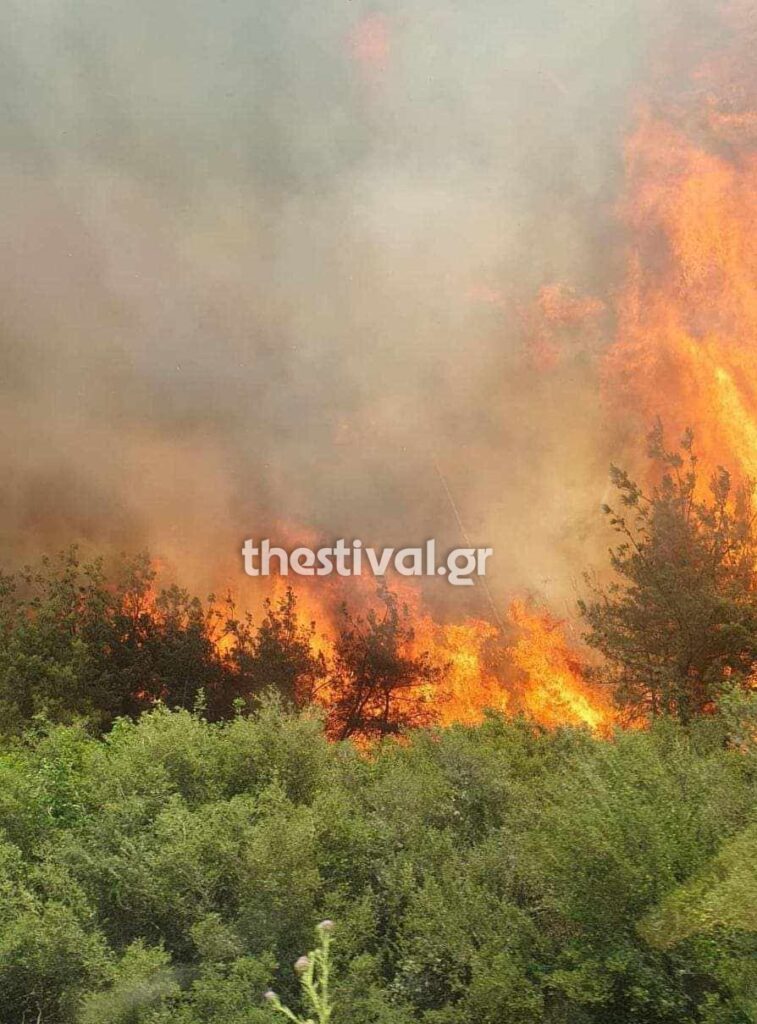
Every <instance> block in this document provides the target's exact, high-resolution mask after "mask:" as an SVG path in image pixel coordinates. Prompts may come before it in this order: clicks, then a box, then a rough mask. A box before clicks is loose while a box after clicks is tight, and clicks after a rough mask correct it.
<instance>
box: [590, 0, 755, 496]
mask: <svg viewBox="0 0 757 1024" xmlns="http://www.w3.org/2000/svg"><path fill="white" fill-rule="evenodd" d="M736 14H738V11H737V9H736V7H735V6H734V7H733V9H732V11H731V15H732V16H735V15H736ZM741 14H742V15H743V14H744V12H743V11H742V12H741ZM736 27H738V26H736ZM743 37H746V38H749V37H750V36H749V33H746V32H744V31H743V30H742V31H741V32H740V33H739V32H737V33H734V43H733V45H732V50H734V51H736V50H737V49H738V48H739V47H740V46H741V45H743V44H742V43H741V42H740V40H741V39H742V38H743ZM751 38H753V29H752V33H751ZM752 65H753V61H750V62H748V64H745V61H744V60H743V59H741V57H740V55H739V53H738V52H731V53H725V54H724V55H723V56H722V57H721V58H719V59H718V60H711V61H709V62H708V63H707V64H705V65H703V66H701V67H699V68H697V69H696V70H695V71H694V73H693V74H692V76H691V78H692V83H695V84H696V86H697V88H696V89H692V92H691V95H690V96H686V97H684V98H683V100H678V101H677V102H672V101H671V102H668V103H664V102H663V103H658V104H657V105H656V107H655V108H653V107H652V105H651V104H647V105H646V106H645V108H643V109H642V111H641V114H640V117H639V123H638V127H637V129H636V131H635V132H634V133H633V135H632V136H631V138H630V139H629V141H628V144H627V147H626V167H627V180H628V188H627V199H626V202H625V205H624V211H623V213H624V218H625V222H626V224H627V227H628V230H629V235H630V247H629V259H628V271H627V275H626V282H625V286H624V288H623V292H622V295H621V298H620V302H619V306H618V336H617V340H616V343H615V344H614V345H613V347H612V348H611V350H610V352H609V354H608V357H607V360H606V365H605V388H606V392H607V393H608V395H611V396H612V400H613V402H614V403H615V402H617V400H618V398H619V397H620V396H622V397H623V398H624V399H625V410H624V411H625V412H626V413H627V412H628V411H629V410H630V409H635V410H636V411H637V412H638V413H639V414H640V415H641V416H642V417H643V418H644V420H645V421H647V422H648V421H650V420H651V419H652V418H653V417H654V416H656V415H658V414H659V415H661V416H662V418H663V420H664V421H665V423H666V425H667V426H669V427H670V428H671V429H673V430H676V431H679V432H680V431H682V430H683V429H684V428H685V427H686V426H692V427H693V428H694V430H695V432H696V435H697V444H698V449H699V450H700V454H701V456H702V457H703V461H704V464H705V465H706V467H707V468H708V469H714V468H715V467H716V466H717V465H719V464H723V465H726V466H729V467H731V468H735V469H737V470H740V471H741V472H743V473H745V474H747V475H749V476H755V475H757V347H756V343H757V244H756V243H755V239H756V238H757V151H756V150H755V143H757V113H756V112H755V109H754V107H755V106H757V104H755V102H754V95H755V88H754V86H755V75H754V70H753V67H752ZM745 66H746V67H748V68H749V69H751V70H750V71H747V72H746V74H744V69H745Z"/></svg>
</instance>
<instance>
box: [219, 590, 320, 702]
mask: <svg viewBox="0 0 757 1024" xmlns="http://www.w3.org/2000/svg"><path fill="white" fill-rule="evenodd" d="M264 609H265V615H264V617H263V620H262V622H261V623H260V625H259V626H257V627H255V626H254V625H253V623H252V619H251V617H250V616H249V615H247V616H245V617H244V618H243V619H238V618H236V616H234V614H233V608H232V615H231V617H230V618H229V620H228V622H227V625H226V632H227V635H228V636H229V637H230V638H231V639H232V645H231V648H230V650H229V653H228V657H227V659H226V661H227V664H229V665H231V666H233V671H234V673H235V674H236V679H237V687H238V689H239V695H240V696H249V695H250V694H259V693H261V692H263V691H264V690H266V689H273V690H275V691H276V692H277V693H278V694H279V695H280V696H281V697H282V698H283V700H284V701H285V702H287V703H288V704H290V705H293V706H295V707H303V706H304V705H305V704H309V703H311V702H312V700H313V698H314V696H315V693H316V690H317V689H318V686H319V685H320V684H321V683H322V681H323V679H324V678H325V676H326V662H325V659H324V656H323V654H322V653H321V652H319V651H316V650H314V644H315V639H316V633H315V623H313V622H310V623H308V624H307V625H305V624H303V623H302V622H301V621H300V619H299V617H298V614H297V598H296V596H295V593H294V591H293V590H292V588H291V587H287V590H286V593H285V594H284V595H283V596H282V597H280V598H279V600H278V601H277V602H275V603H274V602H273V601H272V600H271V599H270V598H267V599H266V600H265V602H264Z"/></svg>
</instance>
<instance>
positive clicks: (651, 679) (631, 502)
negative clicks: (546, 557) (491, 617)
mask: <svg viewBox="0 0 757 1024" xmlns="http://www.w3.org/2000/svg"><path fill="white" fill-rule="evenodd" d="M649 456H650V458H651V459H652V461H653V464H654V473H653V477H654V476H656V477H657V480H658V482H657V483H656V484H655V485H654V486H653V488H652V489H651V491H650V492H649V493H646V492H645V491H644V490H642V488H641V487H640V486H639V485H638V484H637V483H635V482H634V481H632V480H631V479H630V477H629V476H628V474H627V473H626V472H625V471H623V470H621V469H618V468H617V467H612V471H611V479H612V482H613V483H614V485H615V487H616V488H617V490H618V492H619V496H620V503H621V505H622V506H623V509H624V511H623V512H617V511H615V510H614V509H612V508H610V507H608V506H605V507H604V509H603V511H604V512H605V513H606V515H607V516H608V517H609V520H610V524H611V526H612V527H613V529H614V530H615V531H616V533H618V534H619V535H620V537H621V542H620V543H619V544H618V546H617V547H615V548H614V549H612V550H611V552H610V562H611V566H612V569H613V571H614V573H615V577H616V579H615V580H614V581H613V582H612V583H610V584H609V585H608V586H603V585H600V584H598V583H596V582H595V581H592V580H591V578H589V577H588V576H587V584H588V585H589V586H590V588H591V591H592V594H591V599H590V600H588V601H581V602H579V607H580V610H581V612H582V614H583V616H584V618H585V620H586V622H587V624H588V631H587V633H586V640H587V642H588V643H589V644H590V646H592V647H593V648H595V649H596V650H598V651H600V652H601V654H602V655H603V656H604V665H603V666H602V667H601V668H600V669H598V670H597V672H596V674H597V676H598V678H600V679H601V680H602V681H604V682H606V683H608V684H610V685H611V686H612V687H613V688H614V693H615V699H616V702H617V703H618V705H619V706H620V707H621V708H623V709H624V710H625V712H626V714H627V716H628V718H629V719H639V718H643V717H645V716H658V715H664V714H665V715H673V716H676V717H677V718H678V719H680V720H681V721H682V722H683V723H687V722H689V721H691V719H692V718H694V717H695V716H698V715H701V714H704V713H707V712H709V711H711V710H713V708H714V706H715V704H716V702H717V700H718V698H719V696H720V695H721V692H722V691H723V689H724V688H725V687H727V686H732V685H733V684H734V683H736V684H739V683H741V682H743V683H744V685H746V680H747V679H748V676H749V673H750V671H751V668H752V665H753V664H754V662H755V659H756V658H757V594H756V592H755V585H756V583H757V576H756V575H755V555H756V554H757V549H756V546H755V533H754V517H753V511H752V506H751V494H750V488H749V487H748V486H747V485H742V486H739V487H736V488H734V487H733V485H732V483H731V478H730V476H729V474H728V473H727V472H726V470H724V469H722V468H721V469H718V471H717V472H716V473H715V474H714V476H713V477H712V479H711V481H710V485H709V496H705V497H702V496H701V492H702V489H703V488H702V484H701V480H700V475H699V471H698V466H697V457H696V454H695V452H694V442H693V435H692V433H691V431H687V433H686V434H685V435H684V437H683V439H682V441H681V444H680V449H679V450H678V451H669V450H668V449H667V448H666V446H665V442H664V436H663V430H662V425H661V424H660V423H659V422H658V423H657V425H656V426H655V428H654V429H653V430H652V432H651V434H650V436H649Z"/></svg>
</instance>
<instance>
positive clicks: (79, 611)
mask: <svg viewBox="0 0 757 1024" xmlns="http://www.w3.org/2000/svg"><path fill="white" fill-rule="evenodd" d="M155 580H156V573H155V569H154V568H153V566H152V564H151V563H150V559H149V557H148V556H147V555H146V554H143V555H139V556H137V557H134V558H124V559H122V560H121V561H120V563H118V564H117V565H116V566H115V568H114V571H113V573H112V575H110V576H108V575H106V572H105V568H104V563H103V560H102V559H95V560H93V561H90V562H87V561H83V560H82V559H81V557H80V555H79V552H78V550H77V549H76V548H75V547H74V548H70V549H69V550H67V551H65V552H63V553H62V554H60V555H59V556H58V557H57V558H54V559H51V558H43V559H42V560H41V561H40V563H39V565H37V566H36V567H33V568H32V567H29V568H26V569H24V570H23V571H21V572H18V573H15V574H12V575H7V574H0V729H2V730H3V731H5V732H17V731H19V730H20V729H22V728H23V727H24V725H25V724H27V723H28V722H29V721H30V720H31V719H32V718H33V717H34V716H35V715H38V714H44V715H46V716H47V717H48V718H50V719H51V720H52V721H71V720H72V719H74V718H76V717H80V716H84V717H88V718H90V720H91V721H92V723H93V724H94V725H95V726H96V727H98V728H102V729H105V728H107V727H108V726H109V725H110V724H111V723H112V721H113V720H114V719H115V718H117V717H118V716H120V715H136V714H138V713H139V712H140V711H141V710H144V708H146V707H149V706H150V705H151V704H152V703H154V701H155V700H158V699H160V700H162V701H163V702H164V703H166V704H167V705H168V706H170V707H192V706H194V704H195V702H196V701H197V699H198V695H199V694H200V692H201V691H204V692H205V693H206V694H208V695H209V696H212V697H213V698H214V700H215V702H216V703H217V704H218V703H222V702H221V701H220V700H219V695H220V694H222V693H223V692H224V690H226V689H228V687H227V686H226V685H225V678H226V676H227V674H228V669H227V667H226V666H225V665H224V664H223V662H222V659H221V658H220V656H219V653H218V650H217V647H216V643H215V635H214V634H215V632H216V630H217V626H218V619H219V615H220V613H219V611H218V609H216V608H215V606H214V605H213V603H212V602H211V603H210V604H208V605H207V606H206V605H203V604H202V602H200V601H199V600H198V599H197V598H193V597H191V596H190V595H189V594H188V593H187V592H186V591H185V590H182V589H181V588H179V587H175V586H173V587H169V588H167V589H163V590H156V588H155ZM230 709H231V705H230V703H228V710H230Z"/></svg>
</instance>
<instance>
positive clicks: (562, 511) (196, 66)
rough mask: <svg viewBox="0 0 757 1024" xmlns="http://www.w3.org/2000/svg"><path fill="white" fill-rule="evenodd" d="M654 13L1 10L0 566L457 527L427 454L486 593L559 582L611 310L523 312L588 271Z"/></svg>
mask: <svg viewBox="0 0 757 1024" xmlns="http://www.w3.org/2000/svg"><path fill="white" fill-rule="evenodd" d="M662 8H663V5H658V6H652V5H651V4H639V3H638V2H631V0H628V2H625V0H621V2H620V3H614V4H596V3H594V2H588V0H569V2H568V3H562V2H560V3H557V2H554V0H538V2H536V3H534V2H533V0H511V2H508V3H503V2H502V0H470V2H468V3H466V4H460V3H453V2H452V0H401V2H400V0H386V2H384V3H375V4H371V3H363V2H360V0H323V2H320V3H317V4H316V3H313V2H312V0H284V2H282V0H269V2H265V0H246V2H245V3H242V2H239V0H225V2H218V3H214V4H208V3H199V2H196V0H182V2H181V3H179V2H177V0H162V2H160V3H155V2H154V0H150V2H148V0H130V2H129V3H126V2H125V0H113V2H112V3H107V4H103V3H102V2H101V0H76V2H66V0H25V2H24V3H23V4H22V3H21V2H16V3H12V4H10V5H9V6H8V8H7V13H6V22H7V24H6V32H5V33H4V39H3V42H2V44H0V45H2V47H3V51H4V52H3V53H2V62H1V64H0V66H1V67H2V71H0V76H1V77H2V82H1V84H2V95H3V103H4V110H5V116H4V118H3V127H2V132H3V136H4V137H3V140H2V141H3V152H4V161H3V165H2V172H1V173H0V186H1V187H0V209H1V212H2V219H3V225H4V231H3V242H2V246H3V251H2V255H3V259H2V264H1V265H0V289H1V290H2V306H1V307H0V308H1V309H2V316H3V322H2V335H1V336H0V337H1V341H0V388H1V393H2V405H1V412H0V415H1V416H2V421H1V422H2V432H1V434H0V436H1V437H2V441H0V454H1V456H2V461H3V466H4V470H5V473H4V476H5V487H4V488H3V494H2V498H1V499H0V530H1V532H2V536H3V538H4V540H3V551H2V554H3V555H4V557H5V558H6V559H8V558H12V559H18V558H20V557H22V556H26V555H28V554H31V553H33V552H35V551H37V550H40V549H42V548H47V549H49V548H50V547H55V546H57V545H60V544H66V543H69V542H70V541H73V540H80V541H84V542H86V543H88V544H90V545H91V546H93V547H96V548H100V549H103V548H110V547H118V548H123V547H135V546H140V545H149V547H150V548H151V550H152V552H153V553H154V554H155V555H156V556H159V557H161V558H162V559H164V560H165V561H166V562H167V563H168V564H169V566H171V567H173V568H175V569H176V571H177V573H178V575H179V576H180V577H181V578H182V579H190V580H192V581H193V582H195V583H196V584H197V585H198V586H205V587H210V586H216V585H218V583H219V580H224V581H226V580H229V581H231V582H233V583H235V584H236V585H237V586H238V587H239V586H241V585H242V583H243V578H242V575H241V561H240V560H239V558H238V551H237V549H238V546H239V543H240V541H241V539H242V538H243V537H246V536H258V537H260V536H270V537H272V538H279V539H286V538H289V537H292V538H297V537H299V538H301V539H303V540H305V539H308V538H310V537H313V536H322V537H325V538H328V539H333V538H336V537H340V536H344V537H347V538H353V537H361V538H362V539H363V540H364V541H365V542H366V543H372V544H375V545H384V544H387V545H392V544H400V545H405V544H417V543H420V542H422V541H423V540H424V539H425V538H426V537H428V536H435V537H437V538H438V540H439V542H440V545H441V546H442V547H443V546H444V545H445V544H448V545H456V544H459V542H460V537H459V530H458V525H457V522H456V518H455V516H454V514H453V511H452V509H451V508H450V503H449V500H448V496H447V494H446V492H445V488H444V487H443V486H442V485H441V482H440V479H439V476H438V474H437V472H436V469H435V463H436V464H438V466H439V467H440V469H441V472H442V474H443V475H444V478H445V480H446V481H447V483H448V486H449V489H450V492H451V493H452V494H453V495H454V500H455V502H456V503H457V505H458V507H459V509H460V515H461V518H462V520H463V522H464V524H465V528H466V530H467V532H468V533H469V535H470V537H471V540H472V542H473V543H475V544H482V545H485V546H493V547H494V549H495V559H494V561H493V562H492V571H493V572H494V574H495V575H494V577H493V579H492V581H491V582H492V589H493V591H494V593H495V595H496V596H497V598H498V599H502V598H503V597H504V596H505V595H506V594H508V593H510V592H511V591H513V590H515V589H522V588H524V587H531V588H535V589H539V590H541V591H543V592H545V593H546V594H547V596H548V597H550V598H551V599H552V600H553V601H554V602H556V603H558V604H559V603H561V602H563V601H564V600H565V599H566V598H567V597H569V596H570V594H571V593H572V590H571V578H572V574H573V573H574V572H575V571H576V569H577V568H580V567H582V566H583V565H584V564H585V563H586V561H587V559H588V558H589V557H590V556H591V555H592V553H593V552H594V550H595V545H596V541H597V529H598V506H599V503H600V501H601V500H602V497H603V493H604V489H605V479H606V469H607V462H608V461H609V458H610V454H611V452H610V447H611V439H610V438H609V437H608V436H607V431H606V429H605V423H604V419H603V416H604V413H603V410H602V407H601V404H600V402H599V400H598V396H597V386H598V385H597V369H596V358H595V355H596V349H598V348H601V347H602V346H603V345H604V344H606V342H607V340H608V339H609V337H610V335H611V332H612V322H611V317H610V315H609V314H608V313H607V312H606V311H605V312H604V313H600V314H598V315H594V319H593V320H592V322H591V324H590V325H588V326H587V327H586V328H585V329H584V325H582V323H580V322H579V323H572V322H570V318H568V319H567V320H566V319H565V318H563V319H562V320H561V319H560V317H559V316H558V317H557V322H556V323H555V324H550V323H548V322H547V321H546V320H544V316H545V314H544V313H543V311H542V312H541V313H540V312H539V310H538V308H537V307H536V306H535V303H536V297H537V295H538V294H539V290H540V289H541V288H542V287H543V286H545V285H547V284H549V283H551V282H554V281H561V282H565V286H566V288H568V289H570V290H571V291H570V294H573V295H575V296H577V298H576V303H578V306H580V298H581V296H591V295H602V294H606V293H607V291H608V289H611V288H612V284H613V281H614V280H615V279H616V277H617V273H618V265H619V260H620V249H621V247H620V244H619V234H620V231H619V227H618V224H617V221H616V210H615V201H616V197H617V193H618V188H619V181H620V177H621V167H620V163H621V142H622V138H623V135H624V133H625V132H626V131H627V130H628V126H629V121H630V118H631V114H632V104H633V100H634V93H635V89H636V87H637V83H638V82H639V81H640V80H643V77H644V75H645V73H646V72H647V70H648V62H649V49H650V44H651V42H653V41H654V39H655V37H656V35H657V34H658V33H659V31H660V26H661V24H662V23H663V22H664V21H665V19H667V18H668V17H670V16H671V15H670V12H669V11H668V12H667V13H666V11H665V10H663V9H662ZM578 306H576V308H578ZM535 309H536V312H534V310H535ZM594 313H595V314H596V309H595V310H594ZM545 332H546V344H547V347H548V348H549V351H550V353H551V357H550V360H548V365H546V366H545V365H544V364H543V361H540V360H539V359H534V358H532V356H533V351H534V350H533V344H532V343H533V341H534V337H535V336H538V339H540V343H541V342H543V341H544V338H545ZM538 339H537V340H538ZM530 345H531V347H529V346H530ZM529 353H531V354H530V355H529ZM433 586H434V587H436V588H437V592H436V597H435V600H439V601H441V596H442V594H444V595H445V596H446V598H447V600H451V599H454V600H455V601H456V602H460V601H461V600H474V601H479V603H480V605H481V606H480V607H479V609H478V611H479V612H480V613H481V614H484V615H485V614H487V609H486V606H485V602H484V597H483V595H482V594H481V593H477V595H476V596H475V597H474V598H472V599H471V598H470V597H467V596H466V597H463V596H462V595H460V594H459V593H456V594H454V595H452V594H450V593H449V591H450V589H451V588H447V587H446V585H445V584H443V583H441V582H438V583H435V584H433ZM476 589H477V591H479V590H480V588H476Z"/></svg>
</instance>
